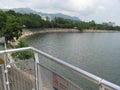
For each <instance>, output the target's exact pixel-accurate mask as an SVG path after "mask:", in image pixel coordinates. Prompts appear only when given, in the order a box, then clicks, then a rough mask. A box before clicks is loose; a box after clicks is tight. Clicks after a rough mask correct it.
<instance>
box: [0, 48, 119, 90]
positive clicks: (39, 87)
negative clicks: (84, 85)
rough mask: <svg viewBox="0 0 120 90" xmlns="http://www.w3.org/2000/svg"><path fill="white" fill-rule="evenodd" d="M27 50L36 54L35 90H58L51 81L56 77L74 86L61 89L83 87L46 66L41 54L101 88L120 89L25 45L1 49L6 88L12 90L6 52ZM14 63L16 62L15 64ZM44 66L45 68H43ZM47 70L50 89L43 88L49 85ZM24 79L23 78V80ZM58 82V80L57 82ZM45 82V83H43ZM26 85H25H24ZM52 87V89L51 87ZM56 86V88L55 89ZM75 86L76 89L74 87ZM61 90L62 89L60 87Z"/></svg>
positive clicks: (107, 89)
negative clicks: (46, 79) (46, 81)
mask: <svg viewBox="0 0 120 90" xmlns="http://www.w3.org/2000/svg"><path fill="white" fill-rule="evenodd" d="M25 50H32V51H33V52H34V56H35V62H34V63H35V66H34V67H35V68H34V70H35V72H34V73H35V88H33V90H34V89H35V90H57V89H56V88H58V87H57V86H56V85H54V84H55V83H54V80H53V81H51V80H52V79H55V80H56V78H59V80H61V81H62V82H63V83H66V82H67V85H66V86H68V87H71V86H72V85H73V87H72V89H70V88H67V89H65V88H64V89H61V90H81V88H79V86H77V85H76V84H75V83H74V82H72V81H71V80H69V79H67V78H66V77H64V76H61V75H59V74H58V73H57V72H56V71H54V70H51V69H49V68H47V67H46V66H45V67H44V66H42V64H41V63H40V62H39V59H40V58H39V56H40V55H41V56H43V57H45V58H47V59H48V60H50V61H52V62H54V63H56V64H58V65H60V66H62V67H64V68H67V69H68V70H70V71H71V72H73V73H74V74H77V75H79V77H82V78H84V79H86V80H88V81H90V82H92V83H94V84H96V85H97V86H98V87H99V90H120V86H118V85H116V84H113V83H111V82H109V81H107V80H104V79H103V78H100V77H98V76H95V75H93V74H91V73H89V72H86V71H84V70H82V69H80V68H78V67H75V66H73V65H71V64H69V63H67V62H64V61H63V60H60V59H58V58H55V57H53V56H51V55H49V54H47V53H44V52H42V51H40V50H38V49H35V48H33V47H25V48H19V49H11V50H4V51H0V54H3V55H4V56H5V57H4V60H5V67H4V69H5V77H6V79H4V80H3V82H4V84H5V85H4V89H5V90H10V81H9V80H10V79H9V73H8V64H7V61H6V60H7V59H6V54H8V53H14V52H19V51H25ZM13 65H14V64H13ZM42 68H43V69H42ZM45 70H47V72H49V74H50V75H52V76H46V77H45V78H47V77H51V79H50V78H48V79H50V82H51V86H50V88H49V89H43V86H44V85H45V86H46V87H47V85H48V84H44V83H45V81H44V80H45V79H43V78H44V76H45V74H44V75H43V72H44V71H45ZM46 75H47V74H46ZM21 81H22V80H21ZM57 83H58V82H57ZM43 84H44V85H43ZM24 87H25V86H24ZM61 87H64V86H61ZM51 88H52V89H51ZM53 88H54V89H53ZM73 88H74V89H73ZM19 90H29V89H19ZM58 90H60V89H58Z"/></svg>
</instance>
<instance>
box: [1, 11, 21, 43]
mask: <svg viewBox="0 0 120 90" xmlns="http://www.w3.org/2000/svg"><path fill="white" fill-rule="evenodd" d="M21 34H22V27H21V25H20V22H19V20H18V19H17V17H15V16H14V15H10V14H7V13H4V12H3V11H0V35H1V36H4V37H5V39H6V43H7V42H8V41H12V40H14V38H16V39H18V38H19V36H20V35H21Z"/></svg>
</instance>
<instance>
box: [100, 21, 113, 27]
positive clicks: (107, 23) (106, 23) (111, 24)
mask: <svg viewBox="0 0 120 90" xmlns="http://www.w3.org/2000/svg"><path fill="white" fill-rule="evenodd" d="M102 24H103V25H108V26H114V25H115V22H103V23H102Z"/></svg>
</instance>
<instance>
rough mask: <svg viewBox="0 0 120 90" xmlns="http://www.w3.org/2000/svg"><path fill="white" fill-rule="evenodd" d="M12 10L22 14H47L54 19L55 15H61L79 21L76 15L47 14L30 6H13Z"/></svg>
mask: <svg viewBox="0 0 120 90" xmlns="http://www.w3.org/2000/svg"><path fill="white" fill-rule="evenodd" d="M13 10H14V11H15V12H17V13H22V14H30V13H33V14H38V15H40V16H49V17H51V19H54V18H55V17H62V18H65V19H70V20H74V21H81V20H80V19H79V18H78V17H72V16H68V15H64V14H62V13H57V14H47V13H42V12H37V11H35V10H32V9H30V8H14V9H13Z"/></svg>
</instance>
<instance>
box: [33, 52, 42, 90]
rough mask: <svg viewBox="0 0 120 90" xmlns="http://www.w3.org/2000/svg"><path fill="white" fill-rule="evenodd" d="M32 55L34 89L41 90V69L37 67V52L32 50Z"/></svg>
mask: <svg viewBox="0 0 120 90" xmlns="http://www.w3.org/2000/svg"><path fill="white" fill-rule="evenodd" d="M34 56H35V72H36V90H42V78H41V70H40V67H39V57H38V53H36V52H34Z"/></svg>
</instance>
